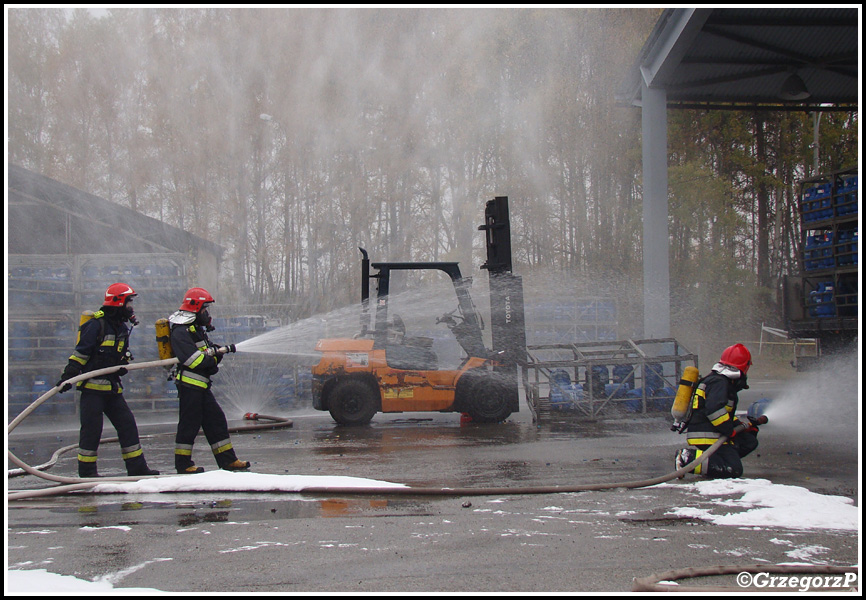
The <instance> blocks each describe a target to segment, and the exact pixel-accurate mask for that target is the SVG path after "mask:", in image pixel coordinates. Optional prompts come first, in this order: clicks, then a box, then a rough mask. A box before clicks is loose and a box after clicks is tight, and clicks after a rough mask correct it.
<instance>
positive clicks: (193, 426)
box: [174, 384, 237, 472]
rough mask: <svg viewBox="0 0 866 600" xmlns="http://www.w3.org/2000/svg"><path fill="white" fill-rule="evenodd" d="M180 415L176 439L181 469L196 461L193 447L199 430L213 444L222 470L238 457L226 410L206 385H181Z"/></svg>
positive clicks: (175, 456)
mask: <svg viewBox="0 0 866 600" xmlns="http://www.w3.org/2000/svg"><path fill="white" fill-rule="evenodd" d="M177 396H178V401H179V404H180V417H179V418H178V422H177V435H176V436H175V438H174V442H175V447H174V466H175V468H177V470H178V472H181V471H183V470H185V469H187V468H189V467H191V466H193V465H194V464H195V463H194V462H193V460H192V447H193V444H194V443H195V438H196V436H197V435H198V432H199V430H201V429H203V430H204V435H205V437H206V438H207V441H208V443H209V444H210V447H211V451H213V454H214V458H216V461H217V465H218V466H219V467H220V468H221V469H222V468H225V467H226V466H227V465H230V464H231V463H233V462H234V461H236V460H237V456H236V455H235V451H234V449H233V448H232V443H231V440H230V439H229V427H228V423H227V422H226V416H225V413H223V409H222V408H221V407H220V405H219V404H217V401H216V398H214V395H213V392H211V391H210V390H209V389H204V388H193V387H189V386H186V385H183V384H178V385H177Z"/></svg>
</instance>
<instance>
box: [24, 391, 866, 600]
mask: <svg viewBox="0 0 866 600" xmlns="http://www.w3.org/2000/svg"><path fill="white" fill-rule="evenodd" d="M753 387H756V386H753ZM761 393H762V391H761V390H760V389H759V390H756V391H755V392H754V394H755V395H756V396H757V395H758V394H761ZM278 416H286V417H289V418H291V419H292V420H293V426H292V427H291V428H284V429H276V430H271V431H251V432H239V433H234V434H233V435H232V441H233V444H234V446H235V448H236V449H237V451H238V456H239V457H240V458H241V459H243V460H249V461H251V462H252V470H253V471H254V472H257V473H269V474H277V475H280V474H291V475H329V476H334V475H339V476H350V477H364V478H370V479H375V480H380V481H389V482H394V483H403V484H407V485H410V486H412V487H434V488H444V487H460V488H467V487H471V488H488V487H512V488H523V489H525V488H536V487H539V486H567V485H579V484H585V483H605V482H624V481H635V480H642V479H647V478H652V477H657V476H660V475H664V474H666V473H669V472H671V471H672V470H673V469H672V462H673V455H674V450H675V449H676V448H678V447H679V446H680V445H681V444H682V438H681V437H680V436H677V435H676V434H673V433H671V432H670V431H669V430H668V425H669V423H668V419H666V418H664V416H663V415H660V416H656V417H646V416H640V415H623V416H621V417H619V418H616V419H605V420H600V421H596V422H587V421H585V420H583V419H580V418H574V417H563V418H562V419H560V420H558V421H556V422H545V423H541V424H538V423H533V422H532V420H531V416H530V414H529V412H528V410H527V409H526V407H525V405H523V406H522V412H520V413H517V414H515V415H513V416H512V417H511V418H510V419H509V420H508V421H507V422H505V423H501V424H497V425H472V424H468V425H466V424H461V423H460V417H459V415H455V414H439V413H411V414H408V413H407V414H401V415H377V416H376V417H375V419H374V421H373V423H372V424H371V425H370V426H367V427H362V428H346V427H339V426H337V425H336V424H334V422H333V421H332V420H331V418H330V416H329V415H328V414H327V413H319V412H316V411H312V410H307V411H300V412H295V413H293V414H285V415H278ZM162 417H163V418H162V419H160V418H156V419H154V421H155V422H152V423H145V421H146V420H147V419H145V418H143V417H140V418H139V422H140V429H141V432H142V434H143V435H148V434H149V435H152V436H153V437H147V438H144V439H143V446H144V447H145V450H146V454H147V456H148V460H149V462H150V464H151V466H152V467H154V468H157V469H160V470H162V471H163V472H170V467H171V460H172V452H173V435H172V431H173V427H174V422H173V421H172V420H171V419H172V417H173V415H171V414H166V415H163V416H162ZM160 420H162V422H161V423H160V422H159V421H160ZM230 424H231V425H237V426H243V425H244V423H243V422H241V421H233V422H232V423H230ZM49 427H50V431H47V430H48V429H49ZM112 433H113V432H112V431H111V427H110V425H108V424H106V430H105V435H110V434H112ZM760 437H761V442H762V445H761V447H760V448H759V449H758V451H756V453H755V454H754V455H753V456H750V457H748V458H747V459H746V461H745V465H746V473H745V477H747V478H755V479H759V478H760V479H769V480H771V481H772V482H773V483H778V484H786V485H794V486H800V487H805V488H807V489H810V490H812V491H815V492H817V493H821V494H830V495H842V496H846V497H849V498H853V499H854V500H855V502H858V503H859V498H858V490H859V472H860V465H859V456H858V449H857V448H856V446H854V447H852V446H851V445H850V444H848V443H846V441H847V440H840V439H839V437H838V436H835V437H834V436H832V435H830V436H826V437H822V436H811V437H810V439H809V440H808V443H805V444H804V440H803V439H802V438H801V437H797V438H793V437H792V436H790V435H786V434H785V432H780V431H775V432H774V431H773V429H772V427H770V426H767V427H766V428H763V429H762V431H761V436H760ZM76 438H77V432H76V430H75V424H74V423H67V424H63V423H56V422H52V423H44V422H42V423H40V422H38V419H35V418H33V419H28V420H27V421H25V423H23V424H22V425H21V426H20V427H19V428H18V429H16V430H15V431H14V432H13V433H12V435H11V437H10V439H9V447H10V449H12V450H13V452H15V453H16V455H18V456H19V457H20V458H22V459H24V460H26V461H27V462H28V463H29V464H38V463H40V462H43V461H45V460H47V459H48V458H49V457H50V455H51V453H52V452H54V450H56V449H57V448H59V447H61V446H65V445H68V444H73V443H75V441H76ZM115 448H116V445H114V448H107V449H106V450H104V451H103V452H102V453H101V458H100V469H101V471H102V472H103V473H104V474H107V475H112V474H114V475H120V474H122V464H121V461H120V458H119V456H115V454H118V453H117V452H116V451H115ZM206 448H207V445H206V443H205V441H204V440H203V439H199V441H198V442H197V445H196V454H195V456H194V458H196V460H197V463H198V464H199V465H201V466H204V467H205V468H206V469H207V470H208V471H210V470H212V469H213V468H214V467H215V465H214V464H213V459H212V458H211V457H209V456H207V455H206V454H205V450H206ZM102 457H104V458H102ZM48 472H50V473H52V474H56V475H67V476H74V475H75V454H74V452H71V453H69V454H67V455H64V456H63V457H61V458H60V460H59V461H58V464H57V465H55V466H54V467H53V468H52V469H50V470H49V471H48ZM695 480H696V479H695V478H692V477H690V478H687V479H686V480H683V481H682V482H678V481H674V482H670V483H666V484H663V485H661V486H654V487H651V488H640V489H623V488H619V489H612V490H608V491H595V492H579V493H554V494H533V493H530V494H518V493H514V494H508V493H505V494H502V493H497V494H491V495H485V494H483V493H482V494H481V495H477V496H476V495H473V496H426V495H417V496H415V495H408V496H407V495H400V496H396V495H385V494H377V495H353V494H290V493H265V492H255V491H250V492H218V493H217V492H207V493H204V492H198V493H163V494H124V495H106V494H102V495H93V494H77V495H71V494H68V495H65V496H57V497H45V498H34V499H30V500H23V501H15V502H12V503H9V504H8V505H7V550H8V552H7V568H16V569H18V568H23V569H39V568H44V569H47V570H48V571H51V572H55V573H60V574H64V575H74V576H75V577H78V578H81V579H85V580H95V579H97V578H100V577H107V578H108V579H109V580H110V581H112V583H114V585H115V586H116V587H118V588H122V587H143V588H154V589H159V590H164V591H171V592H184V591H189V592H216V591H221V592H268V593H274V592H291V593H304V592H336V591H341V592H409V593H413V592H497V591H501V592H551V593H556V592H589V591H619V592H621V591H629V590H630V589H631V585H632V579H633V578H635V577H646V576H648V575H650V574H652V573H658V572H662V571H665V570H669V569H672V568H684V567H695V566H711V565H722V564H753V563H761V564H763V563H767V564H771V563H773V564H774V563H792V562H806V563H810V564H826V565H850V564H855V563H857V560H858V551H859V549H858V546H859V532H852V531H844V530H835V531H834V530H830V531H828V530H796V529H790V528H783V527H770V526H768V527H731V526H719V525H716V524H713V523H710V522H707V521H703V520H699V519H696V518H683V517H677V516H673V515H672V514H671V513H670V510H671V508H672V507H677V506H694V507H706V506H711V505H712V503H713V501H714V500H713V498H701V497H699V496H698V495H697V494H695V493H694V491H693V490H692V489H691V488H689V486H688V484H689V483H692V482H694V481H695ZM50 485H52V484H49V483H47V482H41V481H39V480H36V479H35V478H33V477H30V476H26V477H17V478H13V479H9V480H8V487H9V489H13V490H14V489H31V488H38V487H50ZM722 583H723V584H724V585H729V586H735V583H734V579H733V577H730V578H728V580H727V581H723V582H722Z"/></svg>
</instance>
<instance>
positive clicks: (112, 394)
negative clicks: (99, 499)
mask: <svg viewBox="0 0 866 600" xmlns="http://www.w3.org/2000/svg"><path fill="white" fill-rule="evenodd" d="M135 296H136V293H135V291H134V290H133V289H132V288H131V287H130V286H128V285H127V284H125V283H115V284H112V285H110V286H109V287H108V289H107V290H106V291H105V302H104V303H103V306H102V308H101V309H100V310H98V311H96V312H95V313H94V314H93V318H92V319H90V320H88V321H86V322H85V323H84V324H83V325H82V326H81V329H80V332H79V333H80V335H79V340H78V343H77V344H76V346H75V351H74V352H73V353H72V356H70V357H69V362H68V363H67V365H66V368H65V369H64V370H63V374H62V375H61V376H60V381H58V382H57V385H58V386H60V387H61V389H60V391H61V392H65V391H67V390H68V389H70V388H71V387H72V384H70V383H65V382H66V381H67V380H68V379H71V378H72V377H75V376H77V375H81V374H82V373H89V372H91V371H96V370H97V369H104V368H106V367H115V366H118V365H125V364H129V361H130V360H132V355H131V354H130V353H129V333H130V331H131V329H130V327H128V326H127V323H132V324H133V326H134V325H136V324H137V323H138V321H137V320H136V319H135V310H134V308H133V305H132V304H133V298H134V297H135ZM126 373H127V370H126V369H125V368H124V367H121V368H120V369H118V370H117V371H115V372H114V373H109V374H108V375H101V376H97V377H91V378H90V379H84V380H82V381H79V382H78V384H77V388H78V390H79V391H80V392H81V402H80V404H81V407H80V410H79V413H80V417H81V431H80V435H79V442H78V476H79V477H99V473H98V470H97V468H96V455H97V450H99V438H100V437H102V425H103V419H102V415H105V416H107V417H108V420H109V421H111V424H112V425H113V426H114V428H115V429H116V430H117V437H118V440H119V442H120V452H121V455H122V456H123V460H124V463H125V465H126V472H127V474H129V475H131V476H140V475H159V471H154V470H152V469H150V468H149V467H148V466H147V461H146V460H145V458H144V453H143V450H142V449H141V443H140V442H139V438H138V426H137V425H136V423H135V417H134V416H133V414H132V411H131V410H130V409H129V405H127V403H126V400H125V399H124V397H123V386H122V385H121V381H120V378H121V376H123V375H125V374H126Z"/></svg>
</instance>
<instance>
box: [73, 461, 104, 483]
mask: <svg viewBox="0 0 866 600" xmlns="http://www.w3.org/2000/svg"><path fill="white" fill-rule="evenodd" d="M78 476H79V477H80V478H82V479H84V478H89V477H101V475H100V474H99V473H98V472H97V471H96V462H84V461H81V460H79V461H78Z"/></svg>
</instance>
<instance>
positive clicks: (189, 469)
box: [177, 465, 204, 475]
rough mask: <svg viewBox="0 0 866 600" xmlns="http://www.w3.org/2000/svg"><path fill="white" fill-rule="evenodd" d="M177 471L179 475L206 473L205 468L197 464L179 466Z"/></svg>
mask: <svg viewBox="0 0 866 600" xmlns="http://www.w3.org/2000/svg"><path fill="white" fill-rule="evenodd" d="M177 473H178V475H193V474H195V473H204V469H203V468H201V467H197V466H195V465H190V466H188V467H178V468H177Z"/></svg>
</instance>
